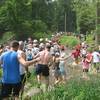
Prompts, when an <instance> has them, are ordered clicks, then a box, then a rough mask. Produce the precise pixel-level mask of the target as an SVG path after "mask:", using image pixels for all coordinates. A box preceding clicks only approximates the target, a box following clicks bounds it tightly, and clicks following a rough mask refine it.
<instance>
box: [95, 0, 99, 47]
mask: <svg viewBox="0 0 100 100" xmlns="http://www.w3.org/2000/svg"><path fill="white" fill-rule="evenodd" d="M96 24H97V26H96V27H97V28H96V43H97V44H99V45H100V1H99V0H98V1H97V23H96Z"/></svg>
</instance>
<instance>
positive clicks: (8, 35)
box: [0, 32, 15, 43]
mask: <svg viewBox="0 0 100 100" xmlns="http://www.w3.org/2000/svg"><path fill="white" fill-rule="evenodd" d="M14 36H15V34H14V33H13V32H6V33H4V35H3V37H2V38H1V40H0V43H7V42H8V41H9V40H11V39H12V38H14Z"/></svg>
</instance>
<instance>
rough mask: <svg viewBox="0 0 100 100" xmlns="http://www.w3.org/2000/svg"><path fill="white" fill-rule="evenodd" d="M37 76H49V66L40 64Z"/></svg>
mask: <svg viewBox="0 0 100 100" xmlns="http://www.w3.org/2000/svg"><path fill="white" fill-rule="evenodd" d="M36 74H37V75H39V74H42V75H43V76H49V68H48V66H47V65H42V64H38V65H37V66H36Z"/></svg>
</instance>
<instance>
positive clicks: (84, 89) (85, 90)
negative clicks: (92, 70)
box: [32, 76, 100, 100]
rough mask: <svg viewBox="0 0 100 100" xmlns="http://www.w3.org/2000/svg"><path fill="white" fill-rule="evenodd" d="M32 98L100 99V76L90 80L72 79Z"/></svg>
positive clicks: (41, 99) (55, 99)
mask: <svg viewBox="0 0 100 100" xmlns="http://www.w3.org/2000/svg"><path fill="white" fill-rule="evenodd" d="M32 100H100V76H99V77H98V76H91V79H90V81H86V80H83V79H79V78H74V79H71V80H69V81H68V82H67V83H66V84H64V85H59V86H57V87H56V88H55V90H53V91H51V92H46V93H44V94H39V95H36V96H33V97H32Z"/></svg>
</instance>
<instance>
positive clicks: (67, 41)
mask: <svg viewBox="0 0 100 100" xmlns="http://www.w3.org/2000/svg"><path fill="white" fill-rule="evenodd" d="M59 42H60V43H61V44H63V45H66V46H68V47H71V48H72V47H74V46H75V45H77V44H79V40H78V39H77V38H76V37H74V36H62V37H61V38H60V40H59Z"/></svg>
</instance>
